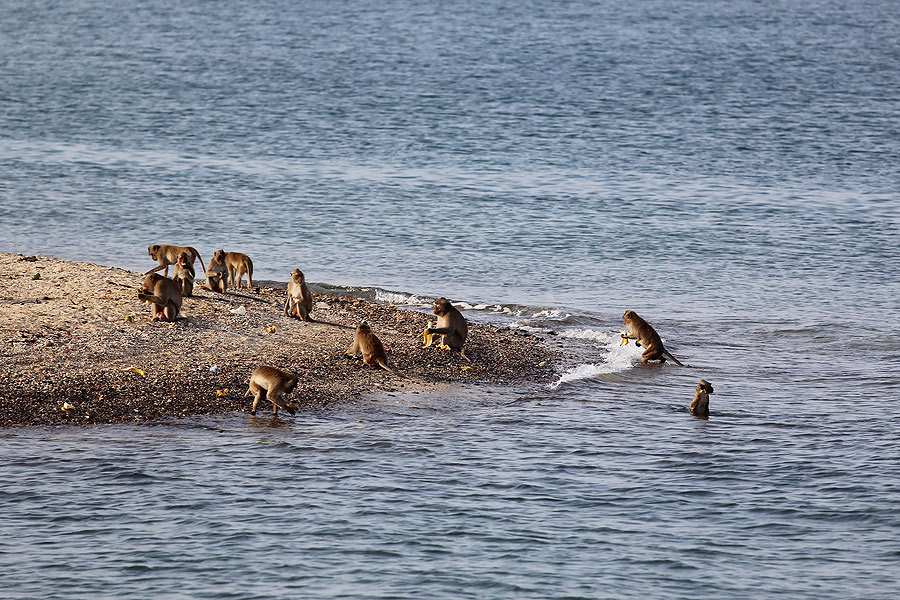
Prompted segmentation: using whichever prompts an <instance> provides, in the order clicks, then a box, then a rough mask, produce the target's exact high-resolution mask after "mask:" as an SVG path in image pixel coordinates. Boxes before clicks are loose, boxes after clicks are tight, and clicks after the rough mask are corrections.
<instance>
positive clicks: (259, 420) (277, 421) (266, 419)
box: [250, 413, 295, 429]
mask: <svg viewBox="0 0 900 600" xmlns="http://www.w3.org/2000/svg"><path fill="white" fill-rule="evenodd" d="M294 418H295V417H291V420H294ZM289 424H290V421H288V420H287V419H285V418H284V417H283V416H281V415H280V414H279V415H274V414H272V413H268V414H266V415H250V427H252V428H254V429H281V428H282V427H286V426H288V425H289Z"/></svg>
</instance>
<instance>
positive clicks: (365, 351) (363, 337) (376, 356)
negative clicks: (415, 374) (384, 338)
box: [344, 322, 406, 377]
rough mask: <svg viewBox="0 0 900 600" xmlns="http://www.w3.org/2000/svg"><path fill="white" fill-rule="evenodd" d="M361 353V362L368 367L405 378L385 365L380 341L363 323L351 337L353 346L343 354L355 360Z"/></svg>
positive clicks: (385, 359)
mask: <svg viewBox="0 0 900 600" xmlns="http://www.w3.org/2000/svg"><path fill="white" fill-rule="evenodd" d="M360 352H362V360H363V362H364V363H366V364H367V365H369V366H370V367H381V368H382V369H384V370H385V371H390V372H391V373H393V374H394V375H397V376H398V377H406V375H404V374H403V373H401V372H399V371H397V370H396V369H394V368H393V367H391V366H389V365H388V364H387V354H386V353H385V351H384V346H382V345H381V340H379V339H378V337H377V336H376V335H375V334H374V333H372V329H371V327H369V325H368V324H367V323H365V322H362V323H360V324H359V325H358V326H357V328H356V333H355V334H354V336H353V344H351V346H350V348H349V349H348V350H347V351H346V352H345V353H344V356H345V357H346V358H356V355H357V353H360Z"/></svg>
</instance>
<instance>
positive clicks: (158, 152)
mask: <svg viewBox="0 0 900 600" xmlns="http://www.w3.org/2000/svg"><path fill="white" fill-rule="evenodd" d="M0 18H2V23H3V25H2V27H0V49H2V54H0V56H2V59H0V117H2V118H0V250H2V251H7V252H22V253H25V254H36V253H44V254H49V255H54V256H58V257H60V258H65V259H70V260H84V261H90V262H95V263H100V264H108V265H113V266H119V267H124V268H129V269H133V270H136V271H145V270H147V269H148V268H150V267H151V266H152V265H153V262H152V261H151V260H150V259H149V257H148V256H147V255H146V250H145V249H146V247H147V245H149V244H152V243H174V244H188V245H192V246H195V247H197V248H198V250H200V253H201V256H202V257H203V258H204V260H207V259H208V258H209V257H210V256H211V255H212V252H213V251H214V250H216V249H218V248H224V249H226V250H235V251H241V252H245V253H247V254H249V255H250V256H251V257H252V258H253V260H254V266H255V272H254V277H255V278H256V279H261V280H276V281H285V280H287V279H288V277H289V273H290V271H291V270H293V269H294V268H297V267H299V268H302V269H303V271H304V272H305V273H306V274H307V276H308V277H309V279H310V280H311V281H314V282H318V283H320V284H327V285H330V286H338V287H339V288H341V289H342V290H343V291H346V292H347V293H357V294H363V295H367V296H369V297H371V298H373V299H376V300H378V301H383V302H388V301H394V302H395V303H397V304H405V305H408V306H409V308H410V309H418V310H425V309H427V305H428V304H429V303H430V301H431V300H432V299H433V298H434V297H437V296H447V297H449V298H452V299H453V300H454V301H455V302H457V303H458V304H459V305H460V306H461V307H462V308H463V309H464V314H465V315H466V317H467V318H469V319H470V320H473V321H478V322H487V323H492V324H495V325H498V326H503V327H514V328H521V329H523V330H526V331H530V332H533V333H536V334H538V335H541V336H543V337H545V338H546V339H547V343H548V344H550V345H552V346H553V347H554V348H559V349H561V350H563V351H564V352H565V355H566V357H567V358H566V359H565V360H564V361H563V362H562V363H561V364H560V365H559V368H558V372H557V373H556V374H555V375H554V377H553V378H552V379H551V380H548V381H546V382H539V383H537V384H535V385H533V386H526V387H518V388H485V387H474V388H468V387H459V388H451V389H449V390H446V391H440V392H428V393H424V392H423V393H419V394H383V395H379V396H374V397H371V398H366V399H363V400H350V399H348V401H347V402H346V403H344V404H341V405H338V406H332V407H329V408H327V409H317V410H310V411H308V412H304V413H303V414H300V415H298V416H297V417H296V418H293V419H291V418H285V419H279V420H277V421H276V420H272V419H271V418H269V417H255V418H254V417H251V416H249V415H247V414H240V413H238V414H229V415H221V416H214V417H213V416H210V417H193V418H185V419H179V420H164V421H160V422H156V423H152V424H148V425H127V426H95V427H85V428H81V427H78V428H72V427H66V428H24V429H7V430H5V431H2V432H0V439H2V443H0V457H2V462H0V473H2V481H3V484H2V485H0V534H2V539H0V572H2V573H3V576H2V578H0V596H2V597H3V598H16V599H20V598H21V599H24V598H92V599H93V598H121V597H148V598H149V597H152V598H273V597H275V598H288V597H330V598H336V597H347V598H401V597H402V598H419V597H425V596H428V597H435V598H647V597H650V598H688V597H690V598H722V597H728V598H760V597H774V596H776V595H777V596H779V597H785V598H822V597H835V598H895V597H897V596H898V594H900V583H898V576H897V573H898V572H900V516H898V515H900V439H898V438H900V383H898V376H897V372H898V367H900V342H898V336H900V301H898V297H900V283H898V270H897V259H898V254H900V231H898V225H900V167H898V165H900V119H898V115H900V92H898V90H900V51H898V48H900V46H898V44H897V40H898V39H900V5H898V4H897V3H895V2H890V1H887V0H884V1H880V0H873V1H870V2H858V3H850V2H846V3H845V2H830V1H826V0H813V1H810V2H803V3H795V2H781V1H772V2H751V1H749V0H737V1H728V2H726V1H709V2H689V1H674V0H656V1H653V0H648V1H639V2H613V1H600V2H531V1H527V0H526V1H523V2H500V1H485V2H477V3H476V2H462V3H450V4H447V3H432V2H428V3H408V2H392V1H386V2H367V1H362V0H361V1H357V2H340V1H331V2H278V1H263V2H254V3H244V2H232V1H225V2H199V3H180V2H162V1H161V2H133V1H125V2H106V1H102V0H97V1H93V2H89V1H74V2H16V1H8V2H4V3H2V4H0ZM0 295H2V288H0ZM627 309H632V310H635V311H636V312H638V313H639V314H641V315H642V316H644V317H645V318H646V319H647V320H648V321H650V322H651V323H652V324H653V325H654V326H655V327H656V329H657V330H658V331H659V332H660V334H661V335H662V337H663V338H664V339H665V341H666V344H667V347H668V348H669V349H670V350H671V351H672V352H673V354H675V355H676V356H677V357H679V358H680V359H681V360H682V362H685V363H687V364H689V365H691V367H690V368H687V367H685V368H679V367H677V366H675V365H673V364H672V363H671V362H669V363H666V364H665V365H664V366H646V367H642V366H640V363H639V357H640V352H641V350H640V349H639V348H635V347H634V345H633V344H629V345H620V337H619V334H618V331H619V330H620V329H622V328H623V325H622V320H621V315H622V313H623V312H624V311H625V310H627ZM0 360H2V358H0ZM700 379H707V380H709V381H711V382H712V383H713V385H714V387H715V390H716V391H715V393H714V394H713V395H712V397H711V411H712V413H711V416H710V419H709V420H708V421H703V420H699V419H695V418H693V417H691V416H690V415H689V413H688V412H687V406H688V405H689V403H690V401H691V398H692V395H693V390H694V388H695V387H696V384H697V382H698V381H699V380H700Z"/></svg>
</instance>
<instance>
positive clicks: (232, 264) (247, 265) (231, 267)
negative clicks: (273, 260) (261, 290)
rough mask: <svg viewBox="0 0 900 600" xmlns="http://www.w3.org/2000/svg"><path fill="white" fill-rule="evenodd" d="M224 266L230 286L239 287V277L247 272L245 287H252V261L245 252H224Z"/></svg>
mask: <svg viewBox="0 0 900 600" xmlns="http://www.w3.org/2000/svg"><path fill="white" fill-rule="evenodd" d="M225 266H226V267H227V268H228V277H229V278H230V279H231V287H233V288H240V287H241V278H242V277H243V276H244V273H246V274H247V287H248V288H251V287H253V261H252V260H250V257H249V256H247V255H246V254H241V253H240V252H226V253H225Z"/></svg>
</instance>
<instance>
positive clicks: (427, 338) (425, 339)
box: [422, 327, 434, 348]
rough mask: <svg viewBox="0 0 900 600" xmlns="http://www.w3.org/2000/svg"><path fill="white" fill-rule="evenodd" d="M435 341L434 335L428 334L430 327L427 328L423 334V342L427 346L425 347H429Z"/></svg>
mask: <svg viewBox="0 0 900 600" xmlns="http://www.w3.org/2000/svg"><path fill="white" fill-rule="evenodd" d="M433 341H434V334H432V333H428V327H426V328H425V331H423V332H422V342H423V343H424V344H425V347H426V348H427V347H429V346H430V345H431V344H432V342H433Z"/></svg>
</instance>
